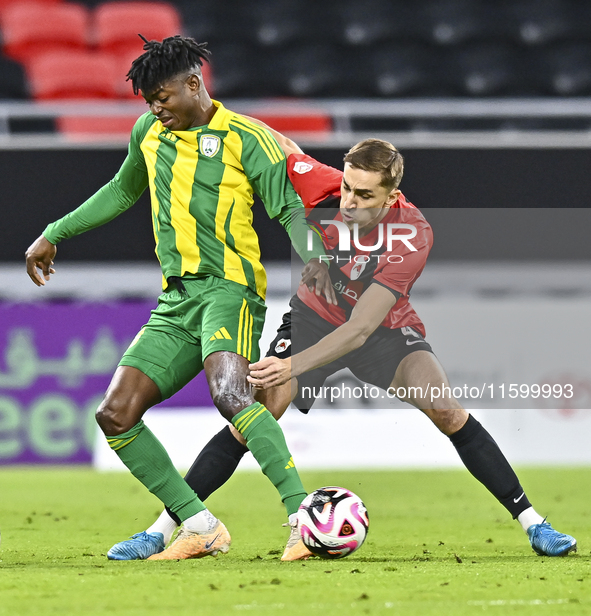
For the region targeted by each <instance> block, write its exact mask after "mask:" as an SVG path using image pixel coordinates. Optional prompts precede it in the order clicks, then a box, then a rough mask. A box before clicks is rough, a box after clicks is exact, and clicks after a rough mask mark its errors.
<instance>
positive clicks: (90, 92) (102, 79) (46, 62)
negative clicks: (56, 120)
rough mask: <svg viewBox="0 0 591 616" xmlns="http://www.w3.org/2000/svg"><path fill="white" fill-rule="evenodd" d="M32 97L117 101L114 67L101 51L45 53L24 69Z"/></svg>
mask: <svg viewBox="0 0 591 616" xmlns="http://www.w3.org/2000/svg"><path fill="white" fill-rule="evenodd" d="M27 74H28V77H29V83H30V87H31V94H32V96H33V98H35V99H37V100H52V99H89V98H111V99H116V98H118V96H119V92H118V91H117V87H116V66H115V64H114V61H113V58H112V56H110V55H108V54H103V53H100V52H90V51H86V52H80V51H78V52H68V51H54V52H48V53H45V54H43V55H40V56H36V57H35V58H33V59H32V60H31V61H30V63H29V64H28V66H27Z"/></svg>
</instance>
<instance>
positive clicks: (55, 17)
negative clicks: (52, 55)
mask: <svg viewBox="0 0 591 616" xmlns="http://www.w3.org/2000/svg"><path fill="white" fill-rule="evenodd" d="M88 17H89V13H88V9H87V8H86V7H84V6H83V5H81V4H74V3H65V2H64V3H62V4H60V3H56V4H36V3H28V2H25V3H22V4H17V5H14V6H10V7H8V8H7V9H6V10H5V11H4V12H3V15H2V37H3V50H4V53H5V54H6V55H8V56H10V57H11V58H14V59H15V60H18V61H19V62H24V63H27V62H28V61H29V60H30V59H31V58H33V57H34V56H36V55H37V54H39V53H45V52H48V51H56V50H62V49H70V50H76V49H79V50H83V49H85V48H86V46H87V44H88Z"/></svg>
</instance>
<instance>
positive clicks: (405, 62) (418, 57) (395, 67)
mask: <svg viewBox="0 0 591 616" xmlns="http://www.w3.org/2000/svg"><path fill="white" fill-rule="evenodd" d="M359 59H360V61H361V62H360V65H359V68H358V70H357V71H356V73H355V79H356V80H358V81H359V82H360V83H362V84H363V87H364V90H365V92H366V93H365V94H363V93H361V92H360V94H359V95H361V96H376V95H377V96H386V97H400V96H421V95H429V94H433V93H434V92H433V88H434V87H435V86H436V82H435V80H434V72H433V66H432V64H433V62H432V52H431V50H430V49H429V48H428V47H426V46H423V45H418V44H410V43H393V44H388V45H379V46H376V47H375V48H373V47H372V48H371V49H369V50H368V51H367V52H365V53H364V54H362V55H361V56H360V57H359Z"/></svg>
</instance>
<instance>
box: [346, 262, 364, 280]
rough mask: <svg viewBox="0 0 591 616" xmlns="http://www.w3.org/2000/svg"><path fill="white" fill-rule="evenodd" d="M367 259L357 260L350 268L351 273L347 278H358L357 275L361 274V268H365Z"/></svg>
mask: <svg viewBox="0 0 591 616" xmlns="http://www.w3.org/2000/svg"><path fill="white" fill-rule="evenodd" d="M368 261H369V259H366V260H365V261H357V262H356V263H355V265H354V266H353V267H352V268H351V274H350V276H349V278H351V280H357V278H359V276H361V274H363V270H364V269H365V266H366V265H367V262H368Z"/></svg>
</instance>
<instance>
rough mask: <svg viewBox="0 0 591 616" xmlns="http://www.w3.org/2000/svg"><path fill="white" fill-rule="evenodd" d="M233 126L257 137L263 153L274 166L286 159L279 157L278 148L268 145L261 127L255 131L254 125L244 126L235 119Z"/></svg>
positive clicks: (231, 122) (231, 123)
mask: <svg viewBox="0 0 591 616" xmlns="http://www.w3.org/2000/svg"><path fill="white" fill-rule="evenodd" d="M233 124H234V125H235V126H236V127H237V128H241V129H242V130H244V131H246V132H247V133H250V134H251V135H253V136H254V137H256V140H257V141H258V142H259V145H260V146H261V148H262V150H263V152H264V153H265V154H266V155H267V157H268V158H269V160H270V161H271V162H272V163H273V164H275V163H278V162H279V161H280V160H283V158H284V157H283V156H279V154H278V152H277V150H276V148H273V147H272V146H271V145H270V144H269V143H267V139H266V134H265V133H263V132H262V130H259V128H260V127H258V128H257V129H255V127H254V124H251V125H250V126H248V125H246V124H242V123H241V122H239V121H238V119H237V118H233V119H232V120H230V126H232V125H233Z"/></svg>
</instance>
